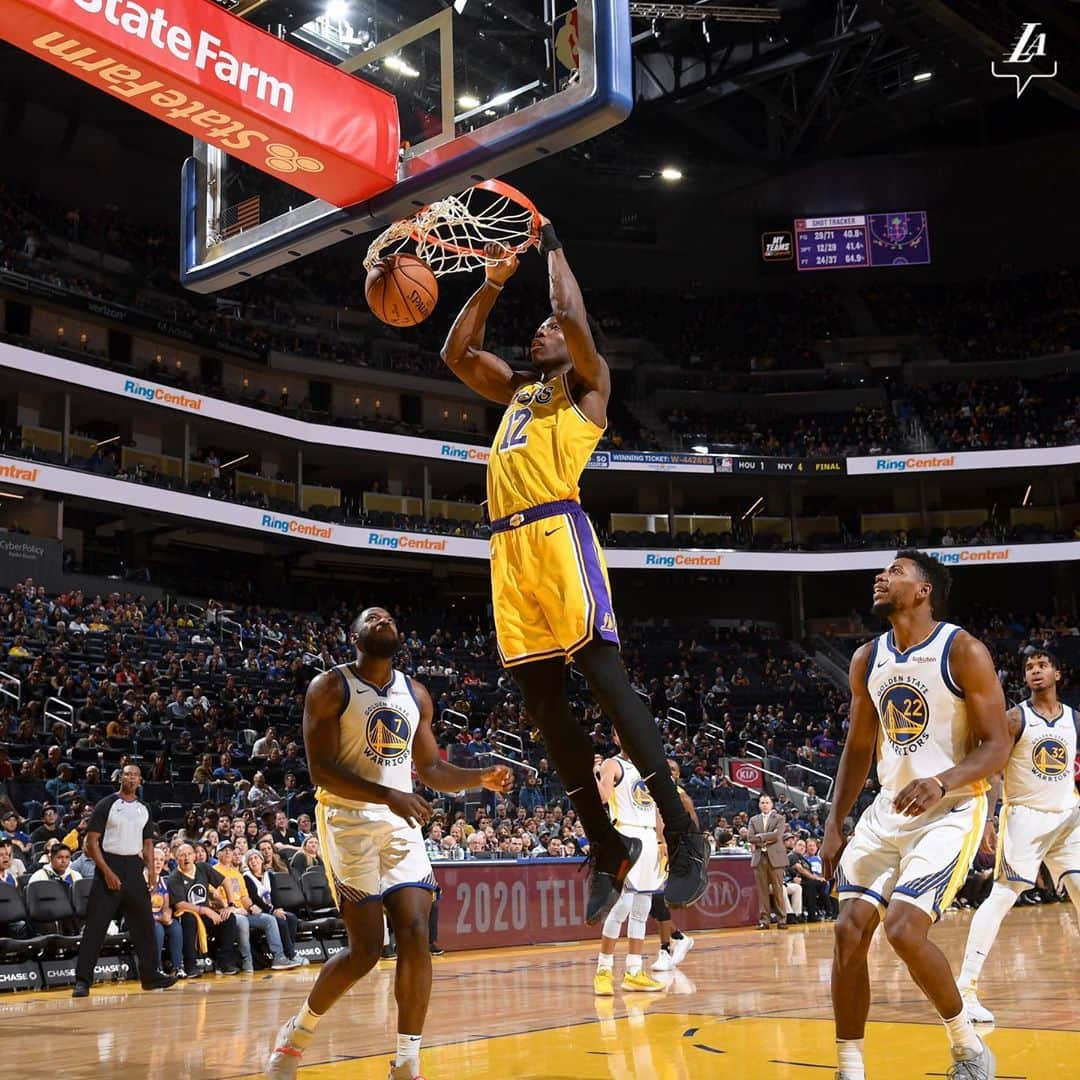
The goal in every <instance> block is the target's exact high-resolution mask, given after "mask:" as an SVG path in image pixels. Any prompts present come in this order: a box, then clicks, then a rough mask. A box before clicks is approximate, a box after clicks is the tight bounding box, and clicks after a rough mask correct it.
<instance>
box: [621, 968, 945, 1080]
mask: <svg viewBox="0 0 1080 1080" xmlns="http://www.w3.org/2000/svg"><path fill="white" fill-rule="evenodd" d="M621 986H622V989H623V990H633V991H636V992H639V993H646V994H656V993H659V992H660V991H661V990H663V989H664V984H663V983H662V982H657V981H656V980H655V979H654V978H652V977H651V976H650V975H646V974H645V972H644V971H635V972H634V974H633V975H631V974H630V972H629V971H628V972H626V974H624V975H623V977H622V983H621ZM965 1080H966V1078H965Z"/></svg>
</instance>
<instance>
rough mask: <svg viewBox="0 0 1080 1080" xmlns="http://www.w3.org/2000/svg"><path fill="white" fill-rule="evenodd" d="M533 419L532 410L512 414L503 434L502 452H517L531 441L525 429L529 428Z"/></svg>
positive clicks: (521, 410)
mask: <svg viewBox="0 0 1080 1080" xmlns="http://www.w3.org/2000/svg"><path fill="white" fill-rule="evenodd" d="M531 419H532V410H531V409H515V410H514V411H513V412H512V413H511V414H510V419H509V420H507V421H506V431H505V433H504V434H503V437H502V442H501V443H499V451H500V452H501V451H503V450H516V449H517V448H518V447H519V446H524V445H525V444H526V443H527V442H528V441H529V436H528V435H526V434H525V429H526V428H527V427H528V426H529V421H530V420H531Z"/></svg>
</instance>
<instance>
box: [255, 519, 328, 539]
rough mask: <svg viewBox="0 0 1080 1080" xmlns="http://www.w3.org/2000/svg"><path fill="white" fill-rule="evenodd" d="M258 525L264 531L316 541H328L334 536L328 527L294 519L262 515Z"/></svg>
mask: <svg viewBox="0 0 1080 1080" xmlns="http://www.w3.org/2000/svg"><path fill="white" fill-rule="evenodd" d="M260 524H261V525H262V527H263V528H264V529H273V530H274V532H280V533H287V534H291V535H294V536H311V537H314V538H315V539H317V540H330V539H331V538H332V537H333V535H334V530H333V529H331V528H330V526H329V525H325V526H324V525H316V524H315V523H314V522H313V521H298V520H297V519H296V518H282V517H275V516H274V515H273V514H263V516H262V521H261V522H260Z"/></svg>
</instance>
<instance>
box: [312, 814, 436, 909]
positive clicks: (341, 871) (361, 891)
mask: <svg viewBox="0 0 1080 1080" xmlns="http://www.w3.org/2000/svg"><path fill="white" fill-rule="evenodd" d="M316 815H317V817H318V819H319V841H320V843H321V844H322V851H323V856H324V857H325V859H326V865H327V867H328V869H329V873H328V874H327V880H328V881H329V883H330V889H331V891H332V892H333V894H334V899H335V901H336V902H337V905H338V908H341V907H342V905H343V904H344V903H345V901H346V900H351V901H353V902H355V903H364V902H365V901H367V900H381V899H382V898H383V897H385V896H387V895H388V894H390V893H392V892H396V891H397V890H398V889H404V888H407V887H409V886H415V887H417V888H421V889H430V890H431V891H432V892H435V891H437V889H438V886H437V885H436V884H435V875H434V873H432V870H431V860H430V859H429V858H428V854H427V850H426V849H425V847H424V837H423V834H422V833H421V832H420V830H419V829H417V828H414V827H413V826H411V825H408V824H406V822H405V821H404V820H400V819H398V818H396V817H395V818H393V819H388V818H386V817H384V816H380V815H376V814H373V813H372V812H371V811H370V810H348V809H345V808H343V807H337V806H324V805H323V804H322V803H318V804H317V805H316Z"/></svg>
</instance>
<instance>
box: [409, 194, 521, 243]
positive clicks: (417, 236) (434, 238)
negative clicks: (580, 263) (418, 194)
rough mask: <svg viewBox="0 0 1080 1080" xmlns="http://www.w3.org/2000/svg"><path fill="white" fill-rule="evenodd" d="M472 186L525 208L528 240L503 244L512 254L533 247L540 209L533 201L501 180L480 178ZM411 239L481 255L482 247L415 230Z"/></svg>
mask: <svg viewBox="0 0 1080 1080" xmlns="http://www.w3.org/2000/svg"><path fill="white" fill-rule="evenodd" d="M473 187H478V188H481V189H482V190H484V191H490V192H491V193H492V194H494V195H499V196H502V197H503V198H505V199H509V200H510V201H511V202H515V203H517V204H518V205H519V206H520V207H521V208H522V209H523V210H527V211H528V212H529V215H530V217H531V219H532V229H531V232H530V234H529V238H528V240H525V241H524V242H522V243H520V244H514V245H504V246H506V250H507V251H509V252H510V253H511V254H512V255H518V254H520V253H521V252H523V251H528V249H529V248H531V247H535V246H536V244H537V243H538V242H539V238H540V211H539V210H537V209H536V206H535V205H534V204H533V201H532V200H531V199H530V198H529V197H528V195H526V194H525V193H524V192H521V191H518V189H517V188H516V187H514V186H513V185H511V184H507V183H505V182H504V181H502V180H481V181H480V183H479V184H473ZM412 238H413V240H416V241H419V240H421V239H425V240H427V241H428V242H429V243H433V244H437V245H438V246H439V247H441V248H442V249H443V250H444V251H452V252H453V253H454V254H455V255H483V254H484V249H483V248H477V247H471V246H463V245H461V244H451V243H449V242H448V241H446V240H441V239H440V238H439V237H438V236H428V237H423V238H422V237H421V236H420V234H419V232H418V231H417V230H415V229H414V230H413V232H412Z"/></svg>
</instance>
